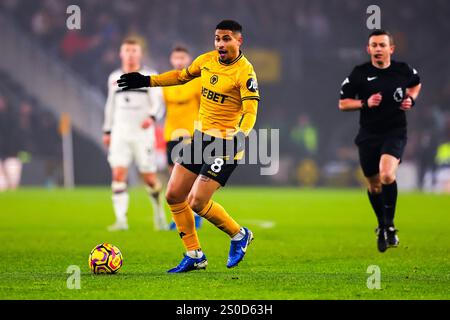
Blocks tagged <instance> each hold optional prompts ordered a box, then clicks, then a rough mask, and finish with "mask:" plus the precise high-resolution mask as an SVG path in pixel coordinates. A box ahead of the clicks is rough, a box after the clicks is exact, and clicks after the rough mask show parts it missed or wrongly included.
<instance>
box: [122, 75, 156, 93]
mask: <svg viewBox="0 0 450 320" xmlns="http://www.w3.org/2000/svg"><path fill="white" fill-rule="evenodd" d="M117 84H118V85H119V88H122V90H123V91H125V90H130V89H137V88H143V87H150V76H144V75H142V74H140V73H139V72H131V73H125V74H123V75H121V76H120V79H119V80H117Z"/></svg>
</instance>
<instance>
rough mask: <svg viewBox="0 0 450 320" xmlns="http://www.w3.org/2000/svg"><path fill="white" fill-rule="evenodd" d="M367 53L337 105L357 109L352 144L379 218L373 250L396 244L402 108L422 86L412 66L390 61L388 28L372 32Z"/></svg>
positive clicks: (403, 139) (391, 46)
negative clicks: (396, 207) (357, 154)
mask: <svg viewBox="0 0 450 320" xmlns="http://www.w3.org/2000/svg"><path fill="white" fill-rule="evenodd" d="M367 52H368V54H369V55H370V58H371V59H370V60H371V61H370V62H367V63H365V64H362V65H359V66H356V67H355V68H354V69H353V71H352V73H351V74H350V76H349V77H348V78H346V79H345V80H344V82H343V83H342V88H341V97H340V100H339V109H340V110H342V111H354V110H360V111H361V112H360V120H359V124H360V129H359V132H358V135H357V136H356V138H355V144H356V145H357V146H358V151H359V159H360V163H361V167H362V170H363V172H364V176H365V177H366V179H367V181H368V184H369V189H368V196H369V200H370V203H371V205H372V208H373V210H374V211H375V214H376V216H377V220H378V228H377V229H376V232H377V246H378V250H379V251H380V252H384V251H386V249H387V248H388V247H397V246H398V244H399V239H398V237H397V230H396V229H395V226H394V215H395V205H396V202H397V183H396V180H395V179H396V171H397V168H398V166H399V164H400V161H401V158H402V154H403V150H404V149H405V146H406V141H407V133H406V114H405V112H406V111H409V110H411V108H412V107H413V106H414V104H415V101H416V99H417V96H418V95H419V92H420V88H421V84H420V78H419V75H418V74H417V71H416V70H415V69H413V68H411V67H410V66H409V65H408V64H406V63H403V62H397V61H393V60H391V56H392V54H393V53H394V41H393V38H392V35H391V34H390V33H389V32H387V31H384V30H375V31H373V32H372V33H371V34H370V36H369V43H368V45H367Z"/></svg>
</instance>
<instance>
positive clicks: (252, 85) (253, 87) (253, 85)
mask: <svg viewBox="0 0 450 320" xmlns="http://www.w3.org/2000/svg"><path fill="white" fill-rule="evenodd" d="M247 89H248V90H250V91H251V92H256V91H257V90H258V83H257V82H256V80H255V79H253V78H250V79H248V80H247Z"/></svg>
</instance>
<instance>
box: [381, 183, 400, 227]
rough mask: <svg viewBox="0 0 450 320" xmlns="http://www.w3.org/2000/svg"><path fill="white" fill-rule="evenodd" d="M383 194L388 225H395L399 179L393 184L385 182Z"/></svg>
mask: <svg viewBox="0 0 450 320" xmlns="http://www.w3.org/2000/svg"><path fill="white" fill-rule="evenodd" d="M381 194H382V198H383V206H384V214H385V218H386V226H387V227H393V226H394V215H395V205H396V204H397V181H394V182H392V183H391V184H383V185H382V192H381Z"/></svg>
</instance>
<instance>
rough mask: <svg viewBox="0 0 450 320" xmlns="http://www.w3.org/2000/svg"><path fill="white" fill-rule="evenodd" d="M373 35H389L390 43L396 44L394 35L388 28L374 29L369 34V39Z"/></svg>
mask: <svg viewBox="0 0 450 320" xmlns="http://www.w3.org/2000/svg"><path fill="white" fill-rule="evenodd" d="M373 36H388V38H389V44H390V45H393V44H394V37H393V36H392V34H391V33H390V32H389V31H387V30H383V29H376V30H374V31H372V32H371V33H370V34H369V38H368V39H369V40H370V38H372V37H373Z"/></svg>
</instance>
